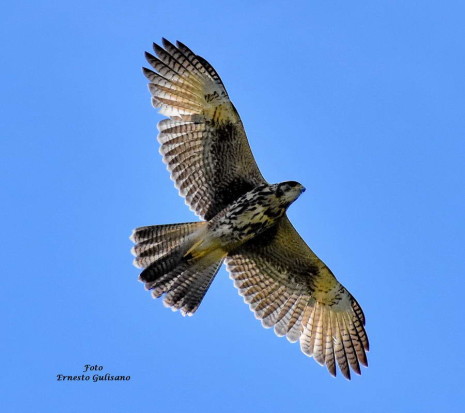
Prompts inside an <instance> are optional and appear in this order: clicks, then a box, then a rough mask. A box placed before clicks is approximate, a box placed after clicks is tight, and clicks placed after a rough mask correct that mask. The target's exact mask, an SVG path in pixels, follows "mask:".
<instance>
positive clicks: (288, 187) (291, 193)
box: [275, 181, 305, 208]
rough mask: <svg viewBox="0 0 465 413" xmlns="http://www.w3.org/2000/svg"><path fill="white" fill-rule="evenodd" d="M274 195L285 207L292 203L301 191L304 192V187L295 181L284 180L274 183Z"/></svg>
mask: <svg viewBox="0 0 465 413" xmlns="http://www.w3.org/2000/svg"><path fill="white" fill-rule="evenodd" d="M275 187H276V189H275V195H276V198H277V199H278V200H279V203H280V204H281V205H282V206H285V207H286V208H287V207H288V206H289V205H290V204H292V203H293V202H294V201H295V200H296V199H297V198H298V197H299V196H300V194H301V193H302V192H305V187H304V186H303V185H302V184H299V183H298V182H295V181H286V182H281V183H279V184H275Z"/></svg>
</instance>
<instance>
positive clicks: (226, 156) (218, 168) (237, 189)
mask: <svg viewBox="0 0 465 413" xmlns="http://www.w3.org/2000/svg"><path fill="white" fill-rule="evenodd" d="M163 46H164V48H162V47H160V46H158V45H157V44H154V51H155V54H156V57H155V56H153V55H151V54H149V53H147V54H146V57H147V61H148V62H149V63H150V64H151V66H152V67H153V68H154V69H155V71H152V70H150V69H146V68H144V74H145V76H146V77H147V78H148V79H149V81H150V83H149V89H150V92H151V94H152V103H153V106H154V107H156V108H159V111H160V113H161V114H163V115H166V116H168V117H169V118H170V119H165V120H162V121H161V122H160V123H159V124H158V129H159V135H158V140H159V142H160V144H161V147H160V153H161V154H162V155H163V160H164V162H165V163H166V164H167V168H168V170H169V171H170V172H171V178H172V179H173V181H174V182H175V185H176V187H177V188H178V189H179V192H180V194H181V195H182V196H183V197H184V198H185V199H186V203H187V204H188V205H189V206H190V208H191V209H192V210H193V211H194V212H195V213H196V214H197V215H199V216H200V217H202V218H204V219H206V220H209V219H211V218H212V217H213V216H215V215H216V214H217V213H218V212H219V211H221V210H222V209H224V208H225V207H226V206H227V205H229V204H230V203H231V202H232V201H234V200H235V199H237V198H238V197H239V196H241V195H243V194H244V193H246V192H247V191H249V190H251V189H253V188H255V187H256V186H258V185H261V184H264V183H266V181H265V179H264V178H263V176H262V174H261V173H260V171H259V169H258V166H257V164H256V162H255V159H254V157H253V155H252V151H251V150H250V146H249V143H248V140H247V136H246V134H245V131H244V127H243V125H242V122H241V119H240V117H239V114H238V113H237V111H236V109H235V108H234V106H233V104H232V103H231V101H230V100H229V97H228V94H227V92H226V89H225V87H224V85H223V83H222V81H221V79H220V77H219V76H218V74H217V73H216V71H215V70H214V69H213V67H212V66H211V65H210V64H209V63H208V62H207V61H206V60H204V59H203V58H201V57H200V56H197V55H195V54H194V53H193V52H192V51H191V50H190V49H189V48H188V47H187V46H185V45H184V44H182V43H180V42H177V44H176V46H175V45H173V44H172V43H170V42H169V41H167V40H165V39H163Z"/></svg>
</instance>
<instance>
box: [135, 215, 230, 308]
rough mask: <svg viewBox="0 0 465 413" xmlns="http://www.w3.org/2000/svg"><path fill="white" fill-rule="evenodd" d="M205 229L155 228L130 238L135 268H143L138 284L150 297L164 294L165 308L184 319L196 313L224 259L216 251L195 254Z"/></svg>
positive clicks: (190, 226) (186, 226) (203, 224)
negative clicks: (141, 283)
mask: <svg viewBox="0 0 465 413" xmlns="http://www.w3.org/2000/svg"><path fill="white" fill-rule="evenodd" d="M206 229H207V222H192V223H185V224H170V225H154V226H149V227H141V228H137V229H135V230H134V231H133V233H132V235H131V240H132V241H133V242H134V243H135V244H136V245H135V246H134V247H133V249H132V253H133V254H134V256H135V257H136V258H135V259H134V265H135V266H136V267H138V268H144V271H142V273H141V274H140V276H139V280H140V281H142V282H144V283H145V288H146V289H147V290H152V295H153V297H155V298H158V297H160V296H161V295H163V294H166V295H165V298H164V301H163V302H164V304H165V305H166V306H167V307H171V309H172V310H174V311H176V310H181V313H182V314H183V315H186V314H187V315H192V314H193V313H194V312H195V311H196V310H197V308H198V306H199V305H200V303H201V301H202V299H203V297H204V296H205V293H206V292H207V290H208V288H209V287H210V284H211V283H212V281H213V278H214V277H215V275H216V273H217V272H218V269H219V268H220V266H221V264H222V262H223V259H224V257H225V256H226V253H225V252H224V251H223V250H221V249H219V248H210V249H207V250H202V251H201V252H200V253H196V252H197V251H196V246H198V245H200V244H201V243H202V240H203V239H204V236H205V233H206Z"/></svg>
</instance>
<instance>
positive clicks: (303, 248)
mask: <svg viewBox="0 0 465 413" xmlns="http://www.w3.org/2000/svg"><path fill="white" fill-rule="evenodd" d="M226 262H227V265H228V271H229V272H230V274H231V278H232V279H233V280H234V283H235V285H236V287H237V288H238V289H239V293H240V294H241V295H242V296H243V297H244V300H245V302H247V303H248V304H249V305H250V308H251V310H252V311H254V312H255V316H256V317H257V318H258V319H261V320H262V324H263V326H264V327H267V328H268V327H272V326H274V330H275V332H276V334H277V335H278V336H284V335H285V336H287V338H288V339H289V341H291V342H295V341H297V340H299V341H300V348H301V349H302V351H303V352H304V353H305V354H307V355H308V356H313V358H314V359H315V360H316V361H317V362H318V363H320V364H322V365H323V364H325V365H326V366H327V368H328V370H329V372H330V373H331V374H332V375H334V376H335V375H336V362H337V364H338V365H339V368H340V370H341V372H342V374H343V375H344V376H345V377H346V378H348V379H350V369H349V366H350V367H351V368H352V370H354V371H355V372H356V373H358V374H360V364H363V365H364V366H367V358H366V353H365V352H366V351H368V338H367V335H366V332H365V329H364V325H365V317H364V315H363V312H362V310H361V308H360V306H359V305H358V303H357V301H356V300H355V299H354V297H352V295H351V294H350V293H349V292H348V291H347V290H346V289H345V288H344V287H343V286H342V285H341V284H340V283H339V282H338V281H337V280H336V278H335V277H334V275H333V274H332V272H331V271H330V269H329V268H328V267H327V266H326V265H325V264H324V263H323V262H322V261H321V260H320V259H319V258H318V257H317V256H316V255H315V254H314V253H313V251H312V250H311V249H310V248H309V247H308V246H307V244H306V243H305V242H304V241H303V240H302V238H301V237H300V236H299V234H298V233H297V231H296V230H295V229H294V227H293V226H292V224H291V223H290V221H289V219H288V218H287V216H284V217H283V218H282V219H281V220H280V221H279V223H278V224H277V225H276V226H275V227H273V228H271V229H270V230H268V231H266V232H265V233H263V234H262V235H259V236H258V237H256V238H254V239H253V240H251V241H249V242H247V243H246V244H244V245H243V246H242V247H241V248H239V249H238V250H237V251H235V252H234V253H233V254H230V255H229V256H228V257H227V258H226Z"/></svg>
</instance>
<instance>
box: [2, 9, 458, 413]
mask: <svg viewBox="0 0 465 413" xmlns="http://www.w3.org/2000/svg"><path fill="white" fill-rule="evenodd" d="M464 16H465V3H464V2H463V1H447V2H437V1H428V0H425V1H422V2H414V1H400V0H399V1H369V2H368V1H364V2H354V1H346V0H344V1H343V0H341V1H325V2H323V1H321V2H316V1H292V2H291V1H234V2H220V1H195V2H194V1H176V2H166V1H163V2H162V1H158V0H155V1H132V2H129V1H108V0H103V1H98V2H95V1H87V0H83V1H79V2H75V1H73V2H72V1H39V0H38V1H15V2H3V3H2V6H0V42H1V55H0V61H1V65H0V75H1V82H0V93H1V97H2V104H1V106H0V118H1V119H0V128H1V142H0V145H1V147H0V157H1V159H0V173H1V180H2V183H1V185H2V187H1V188H2V189H1V192H0V198H1V199H0V201H1V202H0V205H1V212H0V214H1V217H2V218H1V220H2V224H1V228H2V248H1V260H0V266H1V267H0V271H1V275H2V293H1V296H2V299H1V300H0V311H1V317H2V320H3V322H2V325H3V326H2V333H3V334H2V336H3V337H2V339H1V340H0V354H1V375H0V380H1V381H2V384H1V387H2V389H1V396H0V397H1V398H2V399H3V400H2V408H1V410H2V412H32V411H41V412H42V411H43V412H58V411H60V412H62V411H69V412H81V411H113V412H129V411H138V412H166V411H170V412H182V411H193V412H196V411H198V412H217V411H220V412H238V411H239V412H316V411H319V412H326V411H333V412H340V411H344V412H351V411H354V412H355V411H356V412H439V411H443V412H444V411H450V412H455V411H459V410H460V409H461V408H463V405H464V403H465V396H464V392H465V390H464V384H465V373H464V368H465V357H464V348H463V343H464V341H465V325H464V324H465V323H464V303H463V297H464V295H463V294H464V291H465V288H464V287H465V283H464V272H465V271H464V270H465V265H464V244H465V243H464V241H465V239H464V238H465V236H464V232H465V231H464V221H465V220H464V211H465V208H464V187H465V185H464V184H465V182H464V175H465V172H464V159H465V25H464ZM162 36H165V37H167V38H168V39H170V40H172V41H174V40H177V39H178V40H181V41H183V42H184V43H186V44H187V45H188V46H190V47H191V48H192V49H193V50H194V51H195V52H197V53H198V54H200V55H202V56H203V57H205V58H206V59H207V60H209V61H210V62H211V63H212V64H213V65H214V67H215V68H216V69H217V70H218V72H219V73H220V75H221V77H222V79H223V81H224V83H225V85H226V87H227V89H228V91H229V94H230V96H231V99H232V100H233V102H234V103H235V105H236V107H237V108H238V110H239V112H240V114H241V116H242V120H243V122H244V124H245V127H246V130H247V133H248V135H249V139H250V143H251V146H252V149H253V151H254V154H255V157H256V159H257V162H258V164H259V166H260V168H261V170H262V172H263V174H264V176H265V177H266V178H267V179H268V180H269V181H271V182H277V181H283V180H298V181H300V182H301V183H303V184H304V185H305V186H306V187H307V192H306V193H305V194H304V195H303V196H302V197H301V198H300V199H299V200H298V202H296V203H295V204H294V205H292V207H291V208H290V211H289V215H290V217H291V219H292V221H293V222H294V224H295V226H296V227H297V229H298V230H299V232H300V233H301V234H302V236H303V237H304V239H305V240H306V241H307V242H308V243H309V245H310V246H311V247H312V248H313V249H314V250H315V251H316V252H317V253H318V255H319V256H320V257H321V258H322V259H323V260H324V261H325V262H326V263H327V264H328V265H329V266H330V267H331V269H332V270H333V271H334V273H335V274H336V276H337V277H338V279H339V280H340V281H341V282H342V283H343V284H344V285H345V286H346V287H347V288H348V289H349V290H350V291H351V292H352V293H353V294H354V295H355V296H356V298H357V299H358V301H359V302H360V304H361V305H362V307H363V309H364V311H365V315H366V318H367V331H368V333H369V337H370V342H371V351H370V353H369V363H370V367H369V368H368V369H364V370H363V372H362V376H360V377H359V376H355V377H354V379H353V380H352V381H351V382H348V381H346V380H345V379H344V378H343V377H342V376H341V375H339V376H338V377H337V378H336V379H334V378H333V377H331V376H330V375H329V374H328V373H327V371H326V369H325V368H322V367H320V366H319V365H318V364H316V363H315V362H314V361H313V360H312V359H309V358H307V357H306V356H304V355H303V354H301V352H300V350H299V348H298V345H296V344H293V345H292V344H290V343H288V342H287V341H286V340H285V339H283V338H277V337H276V336H275V335H274V333H273V332H272V331H271V330H265V329H263V328H262V327H261V324H260V322H259V321H257V320H255V318H254V316H253V314H252V313H251V312H250V310H249V309H248V306H247V305H245V304H244V303H243V301H242V298H241V297H240V296H239V295H238V294H237V292H236V290H235V288H234V287H233V283H232V281H231V280H230V279H229V278H228V275H227V272H226V271H225V269H224V268H223V269H221V271H220V272H219V274H218V276H217V278H216V280H215V281H214V283H213V285H212V287H211V289H210V291H209V292H208V294H207V296H206V298H205V300H204V302H203V303H202V305H201V307H200V309H199V311H198V312H197V313H196V314H195V316H194V317H191V318H183V317H182V316H181V315H180V314H178V313H173V312H171V311H170V310H168V309H165V308H164V307H163V305H162V303H161V301H160V300H157V301H155V300H153V299H152V298H151V296H150V294H149V293H147V292H146V291H144V288H143V285H142V284H140V283H139V282H138V281H137V276H138V270H137V269H136V268H134V267H133V266H132V256H131V255H130V252H129V251H130V248H131V242H130V241H129V239H128V236H129V234H130V232H131V230H132V229H133V228H134V227H137V226H142V225H150V224H162V223H172V222H184V221H191V220H195V219H196V218H195V217H194V215H193V214H192V213H191V212H190V211H189V209H188V208H187V207H186V206H185V205H184V202H183V200H182V199H181V198H180V197H179V196H178V195H177V191H176V190H175V189H174V187H173V184H172V182H171V181H170V179H169V177H168V173H167V172H166V170H165V166H164V165H163V164H162V162H161V158H160V156H159V154H158V145H157V143H156V134H157V131H156V123H157V122H158V121H159V120H160V119H161V117H160V116H159V115H157V113H156V111H155V110H154V109H153V108H152V107H151V105H150V98H149V92H148V91H147V87H146V83H147V82H146V80H145V78H144V77H143V75H142V73H141V66H143V65H144V64H145V61H144V57H143V52H144V51H145V50H150V48H151V42H152V41H159V40H160V38H161V37H162ZM85 364H98V365H101V366H103V368H104V370H103V371H102V373H103V374H104V373H110V374H112V375H130V376H131V380H130V381H129V382H105V383H103V382H100V383H92V382H84V383H83V382H72V383H71V382H66V383H63V382H57V381H56V375H57V374H60V373H61V374H66V375H80V374H82V370H83V366H84V365H85Z"/></svg>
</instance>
